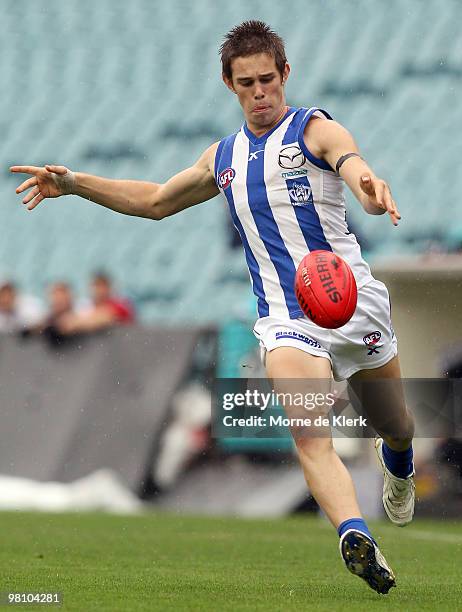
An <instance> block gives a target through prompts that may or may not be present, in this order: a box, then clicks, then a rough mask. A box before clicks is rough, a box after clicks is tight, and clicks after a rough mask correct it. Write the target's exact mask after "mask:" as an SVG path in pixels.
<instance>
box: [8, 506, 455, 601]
mask: <svg viewBox="0 0 462 612" xmlns="http://www.w3.org/2000/svg"><path fill="white" fill-rule="evenodd" d="M1 522H2V545H1V547H0V559H1V568H2V575H1V581H2V586H1V587H0V590H1V591H11V590H13V591H34V592H37V591H40V592H45V591H61V592H62V593H63V598H64V604H63V606H62V607H61V608H60V609H64V610H82V611H91V610H107V611H116V610H123V611H127V612H130V611H131V610H162V611H166V610H200V611H208V610H210V611H212V610H213V611H224V610H229V611H231V610H232V611H233V612H235V611H239V610H248V611H257V610H261V611H265V612H271V611H273V610H278V611H279V610H280V611H286V610H297V611H301V610H326V611H327V610H329V611H332V610H344V609H346V608H348V607H350V606H354V608H353V609H358V608H360V609H364V610H365V609H369V610H403V611H406V612H407V611H410V610H420V611H421V610H454V611H455V610H462V588H461V582H462V524H461V523H449V522H447V523H430V522H418V521H416V522H415V523H414V524H413V525H411V526H409V527H407V528H406V529H399V528H395V527H393V526H392V525H390V524H386V523H380V524H375V525H373V528H374V534H375V537H376V538H378V540H379V543H380V545H381V548H382V550H383V552H384V553H385V555H386V557H387V559H388V561H389V562H390V564H391V566H392V567H393V568H394V570H395V573H396V575H397V583H398V588H396V589H393V590H392V591H391V592H390V594H389V595H386V596H384V595H378V594H376V593H374V592H373V591H371V590H370V589H369V588H368V587H367V585H366V584H365V583H364V582H363V581H362V580H360V579H359V578H357V577H355V576H353V575H351V574H350V573H349V572H348V571H347V570H346V569H345V567H344V566H343V563H342V562H341V560H340V557H339V554H338V548H337V546H338V545H337V537H336V534H335V533H334V531H333V530H332V529H331V528H330V527H329V526H328V525H327V523H326V522H325V521H321V520H316V519H312V518H294V519H285V520H240V519H231V518H230V519H223V518H220V519H209V518H197V517H193V518H191V517H178V516H171V515H164V514H161V515H158V514H152V515H144V516H129V517H122V516H108V515H101V514H68V515H50V514H26V513H2V514H1ZM18 608H20V609H28V610H37V609H44V608H45V609H47V608H48V606H31V605H29V606H14V609H18ZM55 609H59V608H55Z"/></svg>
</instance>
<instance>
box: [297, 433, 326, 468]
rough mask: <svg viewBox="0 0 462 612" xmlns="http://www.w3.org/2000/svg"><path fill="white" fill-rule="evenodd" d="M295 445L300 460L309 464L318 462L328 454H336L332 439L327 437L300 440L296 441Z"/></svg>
mask: <svg viewBox="0 0 462 612" xmlns="http://www.w3.org/2000/svg"><path fill="white" fill-rule="evenodd" d="M295 444H296V446H297V451H298V454H299V455H300V458H301V459H303V460H304V461H307V462H309V463H315V462H318V461H320V460H322V458H323V457H324V456H325V455H326V453H330V452H334V446H333V444H332V439H331V438H330V437H327V436H326V437H325V438H313V437H305V438H298V439H295Z"/></svg>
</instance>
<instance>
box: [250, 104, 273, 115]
mask: <svg viewBox="0 0 462 612" xmlns="http://www.w3.org/2000/svg"><path fill="white" fill-rule="evenodd" d="M269 109H270V107H269V106H268V105H267V104H262V105H259V106H255V108H254V109H253V112H254V113H264V112H265V111H267V110H269Z"/></svg>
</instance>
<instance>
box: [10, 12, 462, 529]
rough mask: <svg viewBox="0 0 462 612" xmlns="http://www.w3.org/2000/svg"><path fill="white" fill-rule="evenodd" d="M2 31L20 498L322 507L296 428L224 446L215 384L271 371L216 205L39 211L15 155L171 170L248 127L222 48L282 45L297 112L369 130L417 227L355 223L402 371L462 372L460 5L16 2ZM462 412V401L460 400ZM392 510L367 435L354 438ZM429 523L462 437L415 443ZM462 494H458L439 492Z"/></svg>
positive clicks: (24, 502) (197, 506)
mask: <svg viewBox="0 0 462 612" xmlns="http://www.w3.org/2000/svg"><path fill="white" fill-rule="evenodd" d="M2 9H3V10H2V23H3V28H2V37H1V40H0V51H1V53H0V75H1V81H2V84H3V87H2V97H1V100H0V107H1V109H2V112H1V113H0V137H1V138H0V159H1V168H2V170H0V198H1V204H2V205H1V207H0V223H1V227H2V239H1V241H0V334H1V335H0V411H1V412H0V419H1V421H0V466H1V468H0V471H1V473H2V474H3V476H2V480H0V507H3V508H16V507H33V508H41V509H82V508H95V507H97V508H106V509H109V510H123V511H129V510H132V509H133V510H136V509H138V508H139V507H140V504H142V503H143V502H144V503H146V504H151V505H152V506H153V507H154V508H159V507H160V508H163V509H169V510H173V511H182V512H188V511H189V512H194V513H201V512H204V513H217V514H220V513H221V514H230V513H231V514H236V515H242V516H281V515H285V514H291V513H294V512H298V511H313V512H316V511H317V509H316V504H315V502H314V501H313V500H312V499H311V498H310V496H309V493H307V491H306V488H305V485H304V482H303V478H302V475H301V470H300V469H299V467H298V464H297V461H296V458H295V456H294V451H293V447H292V444H291V442H290V441H289V440H287V439H284V440H278V439H276V440H242V439H226V440H217V439H214V438H213V437H212V436H211V433H210V424H211V411H210V405H211V399H210V398H211V391H212V386H213V381H214V380H215V378H217V377H236V378H239V377H247V376H262V375H263V372H262V370H261V367H260V365H259V358H258V346H257V343H256V340H255V338H254V336H253V334H252V333H251V330H252V326H253V323H254V321H255V318H256V309H255V303H254V300H253V297H252V294H251V289H250V283H249V280H248V273H247V269H246V266H245V260H244V256H243V252H242V249H241V245H240V242H239V238H238V237H237V235H236V233H235V232H234V230H233V228H232V225H231V222H230V218H229V215H228V211H227V209H226V206H225V203H224V202H222V201H221V200H220V199H219V198H216V199H214V200H212V201H210V202H207V203H205V204H202V205H200V206H197V207H194V208H192V209H189V210H187V211H185V212H183V213H181V214H180V215H177V216H175V217H173V218H169V219H165V220H163V221H162V222H161V223H156V222H152V221H149V220H144V219H137V218H130V217H125V216H123V215H117V214H114V213H111V212H109V211H107V210H105V209H103V208H101V207H98V206H96V205H94V204H91V203H89V202H86V201H84V200H80V199H78V198H75V197H66V198H62V199H59V200H53V201H46V202H45V203H43V204H41V205H40V206H39V207H38V208H37V209H36V210H35V211H34V212H33V213H30V212H28V211H26V210H25V209H24V208H23V207H21V206H20V198H19V197H17V196H16V195H15V192H14V190H15V187H16V186H17V184H18V176H13V175H10V173H9V172H8V167H9V166H10V165H13V164H31V165H43V164H45V163H56V164H62V165H65V166H68V167H69V168H71V169H74V170H80V171H84V172H88V173H93V174H99V175H103V176H107V177H114V178H133V179H143V180H153V181H156V182H162V181H164V180H166V179H167V178H169V177H170V176H171V175H172V174H174V173H176V172H177V171H179V170H181V169H183V168H185V167H187V166H189V165H191V164H192V163H193V162H194V161H195V160H196V159H197V158H198V157H199V155H200V154H201V153H202V152H203V150H204V149H205V148H207V147H208V146H209V145H210V144H211V143H212V142H215V141H217V140H219V139H221V138H222V137H223V136H225V135H227V134H229V133H232V132H234V131H236V130H238V129H239V128H240V126H241V124H242V121H243V118H242V115H241V110H240V107H239V105H238V103H237V101H236V99H235V98H234V96H233V95H231V94H230V93H229V91H228V90H227V89H226V88H225V86H224V85H223V83H222V81H221V74H220V62H219V57H218V47H219V45H220V44H221V41H222V38H223V35H224V34H225V33H226V32H227V31H228V30H229V29H230V28H231V27H233V26H234V25H236V24H237V23H240V22H241V21H243V20H246V19H262V20H264V21H266V22H267V23H269V24H270V25H271V26H272V28H273V29H275V30H276V31H277V32H278V33H279V34H281V35H282V37H283V38H284V40H285V42H286V51H287V56H288V59H289V62H290V64H291V67H292V72H291V76H290V79H289V81H288V85H287V99H288V103H290V104H291V105H293V106H308V107H309V106H314V105H316V106H320V107H321V108H324V109H326V110H327V111H328V112H329V113H330V114H331V115H332V116H333V117H334V118H336V119H337V120H339V121H340V122H341V123H343V124H344V125H345V126H346V127H347V128H348V129H349V130H350V131H351V132H352V133H353V135H354V136H355V138H356V140H357V142H358V144H359V146H360V149H361V151H362V153H363V155H364V157H365V158H366V159H367V160H368V162H369V163H370V164H371V166H372V167H373V168H374V170H375V171H376V173H377V174H378V175H379V176H383V177H384V178H386V179H387V180H388V181H389V182H390V184H391V187H392V189H393V194H394V198H395V200H396V201H397V203H398V206H399V209H400V211H401V213H402V217H403V220H402V222H401V224H400V226H399V228H394V227H393V226H392V225H391V223H389V222H388V221H387V219H386V218H384V217H373V216H368V215H366V214H364V212H363V211H362V209H361V207H360V206H359V205H358V203H357V202H355V201H354V199H353V197H352V196H351V194H348V202H349V207H348V219H349V223H350V225H351V229H352V231H354V232H355V233H356V234H357V237H358V240H359V241H360V243H361V245H362V248H363V252H364V255H365V257H366V258H367V260H368V261H369V262H370V263H371V265H372V268H373V272H374V274H375V275H376V276H377V277H378V278H380V279H381V280H383V281H384V282H386V283H387V285H388V287H389V290H390V294H391V298H392V303H393V322H394V327H395V330H396V333H397V336H398V339H399V341H400V354H401V359H402V366H403V375H404V376H405V377H412V378H432V377H433V378H441V377H451V378H458V377H461V376H462V323H461V316H460V312H461V311H460V304H461V299H462V215H461V207H460V194H461V193H462V175H460V174H459V173H458V163H459V151H460V147H461V133H462V131H461V128H462V114H461V112H460V100H461V97H462V60H461V57H462V37H461V36H460V31H459V30H460V23H461V20H462V5H461V4H460V2H458V1H457V0H446V1H445V2H444V3H442V2H441V1H440V0H428V1H426V2H422V1H419V0H406V2H405V1H404V0H391V1H389V2H386V3H384V2H378V1H370V0H367V1H366V0H349V1H344V0H329V1H321V0H293V1H292V2H291V3H290V5H288V4H287V3H283V2H280V3H271V4H270V3H267V2H266V3H264V2H261V1H257V0H245V1H243V0H239V1H237V0H235V1H234V2H232V3H229V2H223V1H222V0H219V1H216V2H210V1H208V0H196V1H195V2H192V3H191V2H186V1H182V0H175V1H173V2H160V1H157V0H130V1H129V2H122V1H120V0H98V2H97V3H95V2H92V1H91V0H79V1H78V2H77V0H67V1H65V2H63V1H58V0H48V1H47V2H46V3H45V2H41V3H38V2H35V3H32V2H28V1H27V0H4V2H3V3H2ZM457 410H458V411H460V406H457ZM337 445H338V450H339V452H340V454H341V455H342V456H343V458H344V460H345V461H346V463H347V464H348V465H349V467H350V469H351V470H352V473H353V476H354V478H355V481H356V484H357V487H358V491H359V496H360V498H361V502H362V504H363V507H364V510H365V513H366V514H367V515H369V516H372V517H378V516H381V512H382V511H381V507H380V506H381V503H380V494H379V492H380V488H381V482H382V478H381V475H380V473H379V470H378V468H377V466H376V463H375V458H374V456H373V454H372V450H371V449H372V443H371V441H370V440H354V439H350V440H339V441H337ZM416 462H417V468H418V480H417V487H418V496H419V508H418V512H420V513H421V514H422V515H424V514H428V515H430V516H433V517H442V516H460V514H461V512H462V504H461V500H462V479H461V477H462V467H461V465H462V439H461V438H460V437H457V436H456V435H454V436H452V435H451V436H450V437H441V438H439V439H427V440H418V441H417V443H416ZM442 492H444V501H442V499H443V496H442V495H441V493H442Z"/></svg>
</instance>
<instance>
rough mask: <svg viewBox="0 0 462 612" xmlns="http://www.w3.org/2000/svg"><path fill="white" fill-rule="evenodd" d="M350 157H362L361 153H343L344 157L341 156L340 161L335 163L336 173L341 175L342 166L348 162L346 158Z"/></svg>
mask: <svg viewBox="0 0 462 612" xmlns="http://www.w3.org/2000/svg"><path fill="white" fill-rule="evenodd" d="M350 157H359V159H362V157H361V155H360V154H359V153H346V154H345V155H342V157H340V158H339V160H338V162H337V163H336V165H335V174H337V176H340V172H339V170H340V168H341V167H342V166H343V163H344V162H346V160H347V159H349V158H350Z"/></svg>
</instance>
